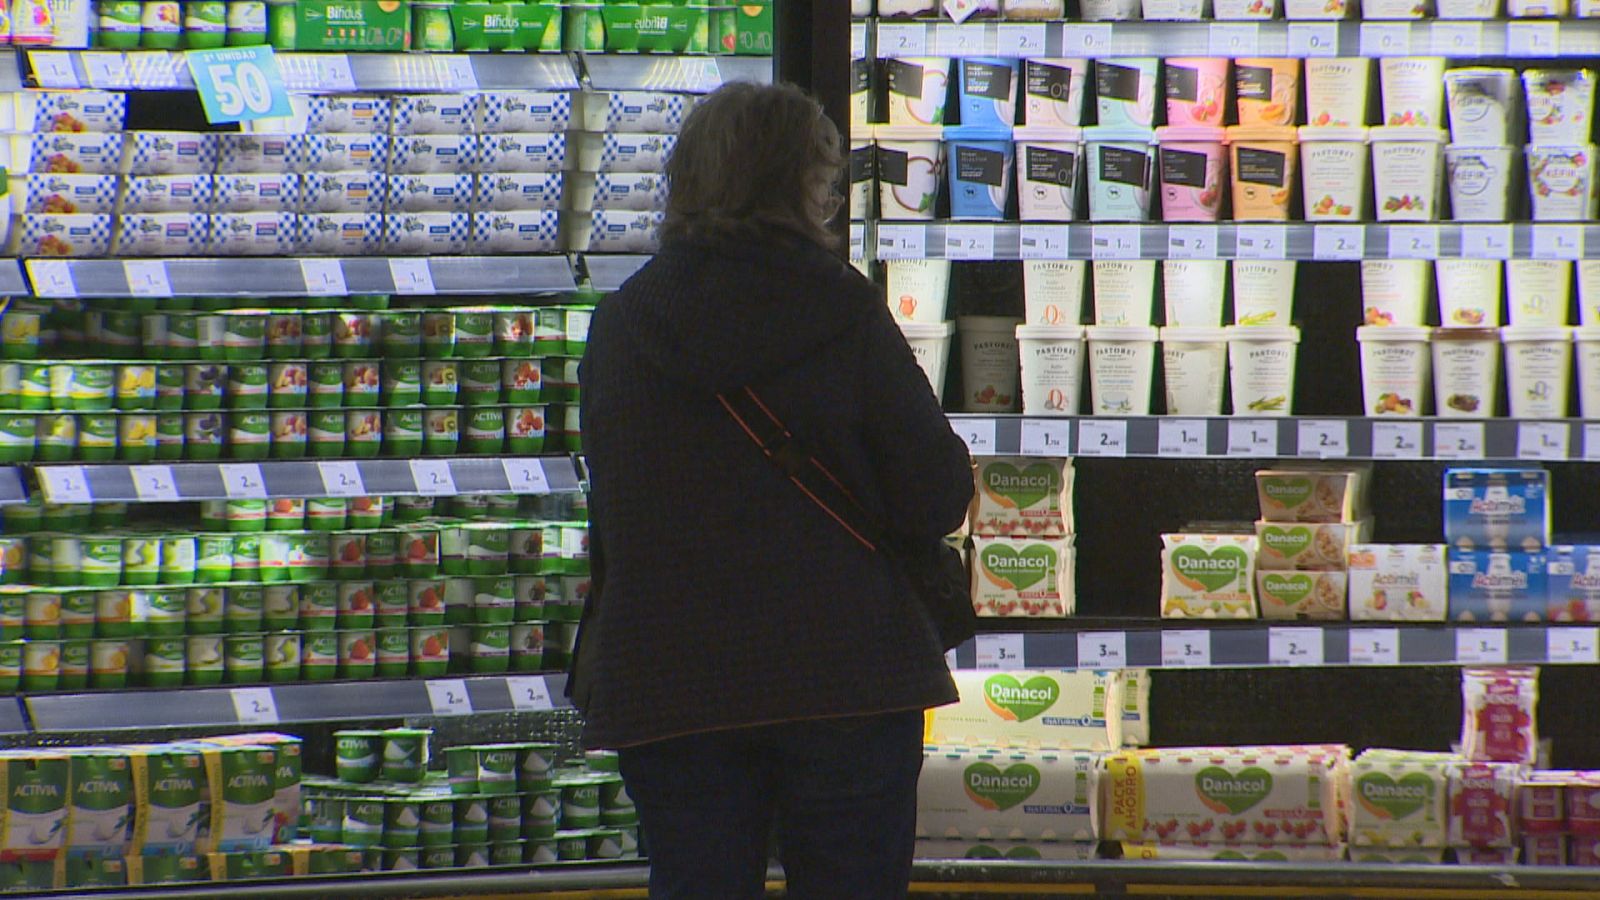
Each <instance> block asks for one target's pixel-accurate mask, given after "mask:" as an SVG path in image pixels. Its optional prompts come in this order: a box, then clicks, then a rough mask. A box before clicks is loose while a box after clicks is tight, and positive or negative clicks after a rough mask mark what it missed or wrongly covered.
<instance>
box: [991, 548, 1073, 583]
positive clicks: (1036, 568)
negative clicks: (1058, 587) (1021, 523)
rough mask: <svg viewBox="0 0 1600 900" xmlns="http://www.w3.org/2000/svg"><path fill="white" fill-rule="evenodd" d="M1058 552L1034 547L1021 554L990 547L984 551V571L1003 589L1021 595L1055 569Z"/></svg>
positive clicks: (1015, 551)
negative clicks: (1017, 592) (1020, 593)
mask: <svg viewBox="0 0 1600 900" xmlns="http://www.w3.org/2000/svg"><path fill="white" fill-rule="evenodd" d="M1055 555H1056V552H1055V551H1054V550H1052V549H1050V548H1049V547H1045V546H1041V545H1038V544H1034V545H1032V546H1028V547H1024V548H1022V550H1021V551H1017V550H1013V549H1011V548H1010V547H1004V546H1001V547H990V548H989V549H987V550H985V551H984V554H983V567H984V570H985V574H986V575H987V576H988V577H989V580H991V581H993V582H994V583H995V584H997V585H999V586H1000V587H1002V588H1006V589H1008V590H1013V591H1020V590H1024V589H1026V588H1030V587H1033V586H1034V585H1036V584H1038V583H1039V582H1041V581H1043V580H1044V579H1045V578H1046V577H1048V576H1049V575H1050V572H1051V570H1052V569H1053V568H1055Z"/></svg>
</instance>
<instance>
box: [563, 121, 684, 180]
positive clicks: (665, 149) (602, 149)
mask: <svg viewBox="0 0 1600 900" xmlns="http://www.w3.org/2000/svg"><path fill="white" fill-rule="evenodd" d="M570 138H571V139H572V142H573V145H574V149H575V151H576V153H577V159H578V169H579V170H580V171H584V172H596V173H599V174H602V175H604V174H610V173H613V172H660V171H663V170H664V169H665V168H666V165H667V157H669V156H671V155H672V148H673V147H676V146H677V145H678V138H677V136H676V135H671V134H639V133H632V132H630V133H620V132H619V133H607V134H593V133H590V132H582V131H577V132H573V133H572V134H571V135H570Z"/></svg>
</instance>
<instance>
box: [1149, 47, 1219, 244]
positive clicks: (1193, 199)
mask: <svg viewBox="0 0 1600 900" xmlns="http://www.w3.org/2000/svg"><path fill="white" fill-rule="evenodd" d="M1171 71H1172V70H1171V69H1168V72H1169V73H1170V72H1171ZM1224 136H1225V132H1224V131H1223V130H1222V129H1221V128H1199V127H1188V128H1174V127H1172V126H1165V127H1162V128H1158V129H1156V140H1157V141H1158V142H1159V144H1160V161H1161V164H1160V173H1161V218H1162V219H1163V220H1165V221H1168V222H1215V221H1216V220H1217V217H1218V214H1219V213H1220V212H1221V207H1222V178H1223V139H1224Z"/></svg>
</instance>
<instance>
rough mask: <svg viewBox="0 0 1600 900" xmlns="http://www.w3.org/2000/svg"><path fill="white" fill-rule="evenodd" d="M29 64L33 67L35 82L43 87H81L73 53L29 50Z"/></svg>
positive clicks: (69, 88)
mask: <svg viewBox="0 0 1600 900" xmlns="http://www.w3.org/2000/svg"><path fill="white" fill-rule="evenodd" d="M28 65H29V66H31V67H32V68H33V80H34V83H35V84H37V85H38V86H39V87H42V88H66V89H68V90H71V89H74V88H78V87H81V86H82V84H81V82H79V81H78V70H77V68H75V67H74V66H73V65H72V54H70V53H63V52H61V51H59V50H29V51H28Z"/></svg>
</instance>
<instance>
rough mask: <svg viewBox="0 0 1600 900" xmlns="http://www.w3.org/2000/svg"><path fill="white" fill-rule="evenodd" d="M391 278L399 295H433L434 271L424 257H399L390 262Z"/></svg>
mask: <svg viewBox="0 0 1600 900" xmlns="http://www.w3.org/2000/svg"><path fill="white" fill-rule="evenodd" d="M389 277H390V278H391V279H392V280H393V281H394V290H395V293H397V294H432V293H434V292H435V291H434V287H433V270H432V269H430V268H428V260H427V259H426V258H424V257H404V256H397V257H395V258H393V259H390V260H389Z"/></svg>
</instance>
